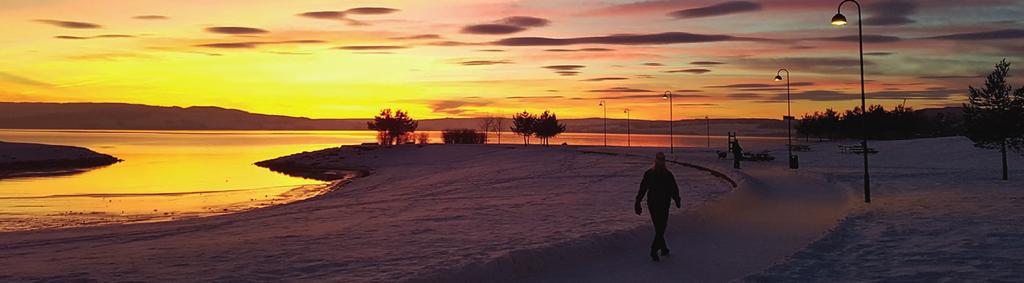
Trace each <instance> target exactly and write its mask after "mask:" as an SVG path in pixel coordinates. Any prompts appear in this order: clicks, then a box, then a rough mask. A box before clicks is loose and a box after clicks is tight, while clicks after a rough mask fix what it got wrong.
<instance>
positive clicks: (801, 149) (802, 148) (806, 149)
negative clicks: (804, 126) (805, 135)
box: [792, 144, 811, 152]
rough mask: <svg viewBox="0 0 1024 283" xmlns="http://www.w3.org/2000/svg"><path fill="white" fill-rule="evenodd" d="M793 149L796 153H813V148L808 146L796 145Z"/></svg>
mask: <svg viewBox="0 0 1024 283" xmlns="http://www.w3.org/2000/svg"><path fill="white" fill-rule="evenodd" d="M792 149H793V151H796V152H810V151H811V146H809V145H806V144H794V145H793V147H792Z"/></svg>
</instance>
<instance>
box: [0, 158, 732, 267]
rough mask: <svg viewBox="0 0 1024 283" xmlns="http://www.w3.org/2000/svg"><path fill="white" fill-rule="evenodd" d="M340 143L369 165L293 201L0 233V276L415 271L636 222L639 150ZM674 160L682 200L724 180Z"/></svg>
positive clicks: (548, 246) (486, 259)
mask: <svg viewBox="0 0 1024 283" xmlns="http://www.w3.org/2000/svg"><path fill="white" fill-rule="evenodd" d="M339 151H340V152H338V155H335V152H334V151H325V152H321V153H323V154H321V153H313V154H310V156H319V158H322V161H323V162H331V161H332V160H333V161H338V162H341V163H340V164H339V165H344V166H351V165H359V166H365V167H368V168H372V171H373V172H372V174H371V175H369V176H367V177H364V178H359V179H356V180H354V181H353V182H351V183H349V184H347V185H345V186H344V187H342V188H340V189H339V190H336V191H334V192H331V193H328V194H325V195H322V196H319V197H315V198H312V199H309V200H305V201H299V202H296V203H292V204H289V205H283V206H274V207H269V208H265V209H257V210H252V211H248V212H243V213H239V214H232V215H223V216H216V217H208V218H201V219H189V220H182V221H172V222H164V223H147V224H137V225H123V226H104V227H89V228H74V229H64V230H56V231H27V232H13V233H4V234H0V264H2V265H3V266H5V268H4V272H3V273H2V274H0V280H7V281H25V280H45V279H51V280H76V279H95V280H100V281H118V280H129V281H133V280H142V281H215V280H223V281H241V280H255V281H268V280H269V281H303V280H309V281H324V280H329V281H344V282H370V281H373V282H379V281H401V280H415V279H417V278H430V277H432V276H444V274H453V273H457V272H459V270H466V269H472V267H473V266H478V265H481V264H484V265H487V264H493V263H499V265H503V264H500V262H501V261H503V260H507V259H515V258H517V257H516V254H517V253H520V252H525V251H556V249H555V248H557V247H566V246H577V245H582V246H591V245H600V244H601V243H603V242H606V241H602V240H600V239H604V238H607V237H616V236H615V235H619V234H625V236H630V235H632V234H635V233H634V232H635V231H639V232H642V231H645V230H644V229H646V228H645V226H644V225H646V224H647V220H646V219H647V218H646V216H645V217H638V216H636V215H633V214H632V201H633V197H634V195H635V193H636V190H637V184H638V182H639V180H640V174H641V173H642V172H643V170H645V169H647V168H648V167H649V166H650V160H649V158H642V159H641V158H636V157H631V156H624V155H610V154H601V153H586V152H583V151H580V150H577V148H573V147H541V146H530V147H528V148H523V147H518V146H442V145H432V146H426V147H422V148H420V147H416V146H402V147H396V148H384V149H378V150H371V151H362V152H348V153H346V152H345V151H347V150H339ZM307 157H308V156H305V157H303V158H307ZM308 160H311V161H313V162H316V158H311V159H308ZM673 170H676V171H677V173H676V174H677V176H678V177H679V178H680V179H681V180H686V181H685V182H683V187H682V194H683V198H684V207H686V208H687V209H699V208H700V207H702V206H703V205H705V204H706V203H708V202H709V201H712V200H714V199H717V198H718V197H720V196H722V195H724V194H727V193H728V192H730V191H732V190H733V187H732V185H731V184H730V183H729V182H727V181H725V180H723V179H721V178H719V177H716V176H713V175H711V174H710V173H708V172H706V171H702V170H697V169H693V168H689V167H684V166H673ZM638 229H639V230H638ZM623 231H625V232H623ZM548 256H557V253H556V254H551V255H548ZM570 256H571V255H570ZM522 260H525V261H529V260H530V259H528V258H523V259H522ZM43 263H45V264H43Z"/></svg>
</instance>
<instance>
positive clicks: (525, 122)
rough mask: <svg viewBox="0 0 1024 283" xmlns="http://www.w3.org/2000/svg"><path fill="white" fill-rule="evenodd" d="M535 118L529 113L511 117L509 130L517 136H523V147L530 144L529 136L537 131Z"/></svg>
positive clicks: (524, 112)
mask: <svg viewBox="0 0 1024 283" xmlns="http://www.w3.org/2000/svg"><path fill="white" fill-rule="evenodd" d="M536 126H537V116H535V115H533V114H530V112H526V111H525V110H524V111H523V113H516V114H515V115H513V116H512V127H510V128H511V130H512V132H513V133H516V134H517V135H520V136H523V145H524V146H525V145H529V144H530V136H532V135H533V134H534V133H536V131H537V128H536Z"/></svg>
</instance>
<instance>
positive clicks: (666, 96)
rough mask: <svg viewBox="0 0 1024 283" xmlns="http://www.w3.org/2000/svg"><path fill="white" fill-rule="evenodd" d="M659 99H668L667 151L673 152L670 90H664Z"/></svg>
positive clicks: (673, 139) (673, 136)
mask: <svg viewBox="0 0 1024 283" xmlns="http://www.w3.org/2000/svg"><path fill="white" fill-rule="evenodd" d="M661 99H668V152H670V153H675V152H676V146H675V135H674V134H673V133H672V119H673V118H672V107H673V105H672V92H671V91H665V94H664V95H662V96H661Z"/></svg>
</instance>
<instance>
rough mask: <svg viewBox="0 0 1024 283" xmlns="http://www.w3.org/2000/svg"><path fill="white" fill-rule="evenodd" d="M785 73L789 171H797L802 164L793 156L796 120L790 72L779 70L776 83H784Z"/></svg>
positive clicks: (776, 74) (784, 118) (785, 117)
mask: <svg viewBox="0 0 1024 283" xmlns="http://www.w3.org/2000/svg"><path fill="white" fill-rule="evenodd" d="M783 71H785V72H786V116H783V117H782V119H783V120H786V141H787V142H786V147H787V148H788V149H789V151H788V152H789V169H797V168H800V163H799V161H798V160H797V159H796V157H795V156H793V119H794V118H793V108H792V106H790V105H791V103H790V102H791V99H790V95H789V92H790V91H789V70H786V69H779V71H778V72H776V73H775V81H777V82H781V81H782V72H783Z"/></svg>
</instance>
